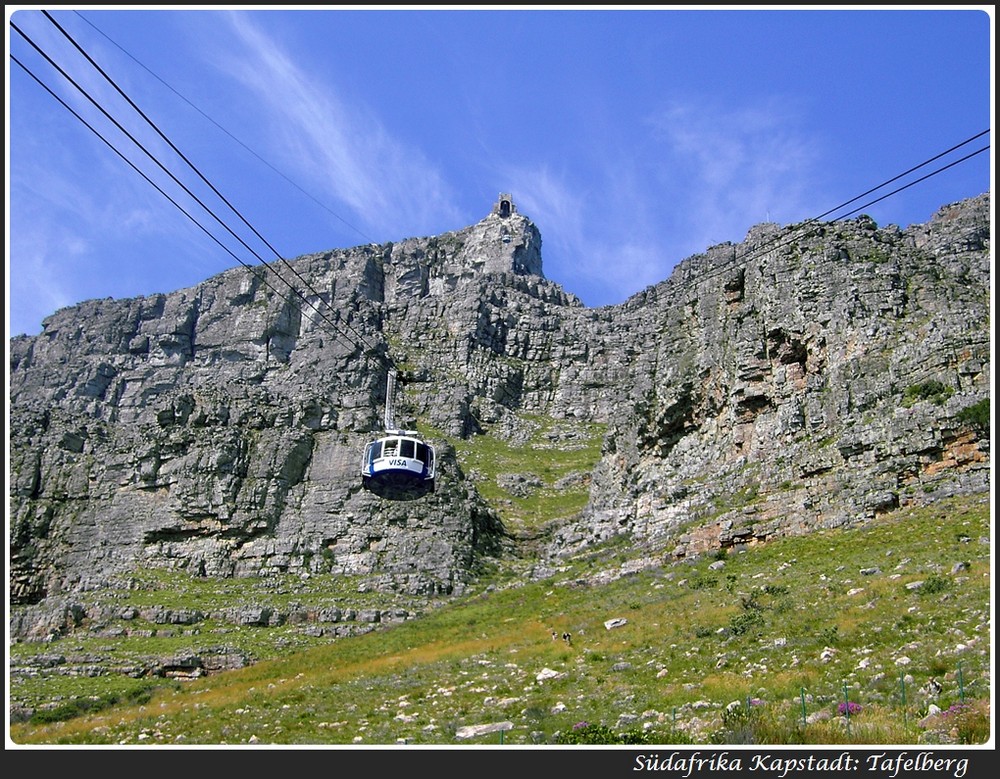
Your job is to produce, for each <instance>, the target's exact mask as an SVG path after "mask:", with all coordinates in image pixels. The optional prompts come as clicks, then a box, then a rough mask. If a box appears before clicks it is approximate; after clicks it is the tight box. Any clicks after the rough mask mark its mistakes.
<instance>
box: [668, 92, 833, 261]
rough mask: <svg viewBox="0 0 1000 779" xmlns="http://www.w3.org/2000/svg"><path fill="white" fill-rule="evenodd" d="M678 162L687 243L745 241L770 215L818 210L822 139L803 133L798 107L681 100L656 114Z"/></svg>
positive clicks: (780, 218)
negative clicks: (725, 106)
mask: <svg viewBox="0 0 1000 779" xmlns="http://www.w3.org/2000/svg"><path fill="white" fill-rule="evenodd" d="M650 122H651V124H652V126H653V127H654V129H655V132H656V134H657V136H658V138H659V139H660V142H661V144H662V147H663V151H664V156H665V157H666V158H667V159H669V160H671V164H673V165H674V166H676V169H677V170H679V171H683V174H682V175H681V176H679V177H678V186H679V194H680V196H681V198H682V200H681V202H683V203H684V207H685V208H684V211H685V219H687V220H688V222H689V224H690V225H691V226H692V228H691V230H690V232H689V234H688V236H687V240H686V243H687V244H688V245H689V246H692V247H693V246H694V245H695V244H697V245H699V246H700V247H701V248H706V247H708V246H710V245H712V244H715V243H721V242H723V241H727V240H733V241H739V240H741V239H742V238H743V236H744V235H745V234H746V231H747V229H748V228H750V227H751V226H753V225H754V224H758V223H760V222H764V221H775V222H792V221H797V220H800V219H805V218H809V217H811V216H815V214H814V213H813V211H814V210H815V209H816V207H817V206H816V203H817V202H818V198H817V195H816V189H815V183H816V172H817V166H818V164H819V157H820V154H819V151H818V150H817V146H816V143H817V142H816V140H815V139H812V138H806V137H804V136H802V135H799V134H797V132H796V130H795V129H794V128H795V127H796V124H797V121H796V115H795V112H794V109H793V107H791V106H789V105H785V104H781V103H779V102H778V101H777V100H774V101H771V102H769V103H768V104H766V105H762V106H753V107H738V108H728V109H723V108H718V107H712V106H707V105H694V104H679V103H678V104H673V105H671V106H670V107H668V108H666V109H664V110H662V111H661V112H659V113H658V114H656V115H655V116H654V117H652V118H651V120H650Z"/></svg>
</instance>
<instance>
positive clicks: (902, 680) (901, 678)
mask: <svg viewBox="0 0 1000 779" xmlns="http://www.w3.org/2000/svg"><path fill="white" fill-rule="evenodd" d="M899 695H900V698H901V699H902V701H903V726H904V727H905V726H906V675H905V674H904V673H903V672H902V671H900V672H899Z"/></svg>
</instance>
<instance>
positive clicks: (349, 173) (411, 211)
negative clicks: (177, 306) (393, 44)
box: [225, 13, 461, 240]
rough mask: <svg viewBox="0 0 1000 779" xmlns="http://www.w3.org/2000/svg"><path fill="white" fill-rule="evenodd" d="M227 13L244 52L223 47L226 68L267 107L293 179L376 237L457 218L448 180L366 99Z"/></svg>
mask: <svg viewBox="0 0 1000 779" xmlns="http://www.w3.org/2000/svg"><path fill="white" fill-rule="evenodd" d="M227 18H228V20H229V22H230V25H231V29H232V30H233V31H234V33H235V34H236V35H237V37H238V40H239V41H240V43H241V44H242V50H240V51H236V50H229V51H227V52H226V57H227V58H226V60H225V67H226V68H228V70H229V72H230V74H231V75H232V76H233V77H234V78H236V79H237V80H238V81H239V82H240V83H242V84H243V85H244V86H245V87H246V88H247V89H249V90H251V91H252V92H254V93H255V94H256V96H257V98H258V100H259V101H260V106H261V107H266V108H268V109H269V112H268V114H267V116H268V121H269V123H270V124H271V126H272V129H273V131H274V133H276V134H277V135H276V137H278V136H280V143H275V144H274V147H273V151H274V153H281V154H282V158H283V161H284V164H286V165H289V166H294V170H295V173H294V174H292V175H293V177H295V176H301V177H303V178H308V179H309V185H308V186H309V187H311V188H318V190H319V191H322V192H323V193H324V194H325V195H326V196H329V197H331V198H333V199H334V200H335V201H336V204H344V205H346V207H347V208H349V209H350V210H351V212H352V215H353V216H356V217H357V218H359V219H360V220H361V221H362V222H363V223H364V226H365V228H366V229H367V230H371V231H374V232H377V233H379V235H378V236H375V239H376V240H384V239H385V236H384V235H383V234H384V233H385V232H387V231H392V233H393V234H392V236H390V237H391V238H403V237H409V236H410V235H420V234H423V233H425V232H426V231H427V230H432V229H433V230H437V229H439V228H440V225H442V224H456V223H460V219H461V217H460V212H459V209H458V208H457V207H456V206H455V205H453V200H454V198H453V195H452V193H451V191H450V187H449V185H448V183H447V182H446V181H445V180H444V178H443V177H442V175H441V173H440V172H439V171H438V170H437V169H436V168H435V167H434V166H433V165H432V164H431V163H430V162H429V161H428V160H427V158H426V157H425V156H424V154H423V153H422V152H421V150H420V149H417V148H413V147H411V146H407V145H406V144H405V143H404V142H403V141H401V140H400V139H397V138H395V137H393V136H392V135H391V134H390V133H389V132H388V131H387V130H386V128H385V127H384V125H383V124H382V123H381V122H380V121H379V119H378V118H377V117H376V116H374V115H372V114H371V113H370V111H368V109H367V108H366V107H365V106H364V105H359V104H357V103H350V104H349V103H347V102H346V101H344V100H342V99H341V98H340V97H339V96H338V90H337V85H336V84H335V83H333V82H331V81H330V80H329V79H327V80H320V79H319V78H318V77H317V76H316V75H315V74H311V73H307V72H306V71H305V70H303V68H302V66H301V63H302V60H301V59H300V60H299V62H295V61H293V60H292V58H291V57H290V56H289V55H288V54H287V53H285V52H284V51H283V50H282V48H281V46H280V43H279V41H278V40H276V39H275V38H273V37H270V36H268V35H267V34H266V33H265V31H263V30H262V29H261V28H260V27H258V26H256V25H255V24H254V23H253V22H252V21H251V19H250V18H249V16H247V15H244V14H239V13H230V14H228V15H227ZM331 208H333V210H334V211H336V210H337V208H336V205H333V206H331Z"/></svg>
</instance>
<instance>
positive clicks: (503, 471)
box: [452, 414, 605, 532]
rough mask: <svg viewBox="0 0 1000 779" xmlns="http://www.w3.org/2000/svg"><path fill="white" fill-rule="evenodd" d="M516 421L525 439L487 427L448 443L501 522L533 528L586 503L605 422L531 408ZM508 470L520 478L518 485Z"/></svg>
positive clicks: (524, 528) (531, 529)
mask: <svg viewBox="0 0 1000 779" xmlns="http://www.w3.org/2000/svg"><path fill="white" fill-rule="evenodd" d="M519 423H520V426H521V427H522V428H523V429H524V430H525V431H526V432H525V435H524V438H523V440H518V441H507V440H504V439H503V438H501V437H500V436H499V435H497V434H490V433H487V434H485V435H477V436H473V437H472V438H470V439H468V440H455V441H453V442H452V444H453V445H454V447H455V451H456V455H457V456H458V460H459V463H460V464H461V466H462V469H463V470H464V471H465V472H466V473H470V474H474V475H475V476H476V480H475V483H476V489H477V490H478V491H479V493H480V494H481V495H482V496H483V498H485V499H486V500H487V501H489V502H490V504H491V505H493V506H494V507H495V508H496V509H497V511H498V512H499V513H500V515H501V517H502V518H503V520H504V523H505V524H506V525H507V526H508V527H509V528H510V529H511V530H512V531H513V532H518V531H521V530H527V531H529V532H531V531H536V530H538V529H539V528H541V527H543V526H544V525H546V524H547V523H550V522H552V521H554V520H558V519H563V518H566V517H570V516H573V515H574V514H576V513H578V512H580V511H582V510H583V508H584V507H585V506H586V505H587V500H588V498H589V496H590V477H589V475H590V473H591V471H592V470H593V468H594V466H595V465H596V464H597V461H598V460H599V459H600V453H601V442H602V439H603V437H604V429H605V426H604V425H600V424H581V423H579V422H577V421H574V422H573V423H572V424H567V423H566V422H565V421H563V420H557V419H552V418H549V417H543V416H540V415H530V414H524V415H521V416H520V417H519ZM570 431H571V432H572V434H573V435H572V437H568V436H567V432H570ZM510 475H516V476H522V477H524V481H523V482H522V483H521V484H520V485H519V483H518V482H517V481H516V480H512V479H510V478H509V477H510ZM505 476H506V477H508V478H507V479H505ZM563 480H566V481H563Z"/></svg>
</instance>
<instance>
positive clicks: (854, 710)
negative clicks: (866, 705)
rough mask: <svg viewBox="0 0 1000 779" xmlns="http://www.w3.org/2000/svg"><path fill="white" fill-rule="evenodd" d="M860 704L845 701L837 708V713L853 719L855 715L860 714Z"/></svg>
mask: <svg viewBox="0 0 1000 779" xmlns="http://www.w3.org/2000/svg"><path fill="white" fill-rule="evenodd" d="M861 708H862V707H861V704H860V703H855V702H854V701H845V702H844V703H841V704H840V705H839V706H837V713H838V714H840V715H841V716H844V715H847V716H848V717H853V716H854V715H856V714H860V713H861Z"/></svg>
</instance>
